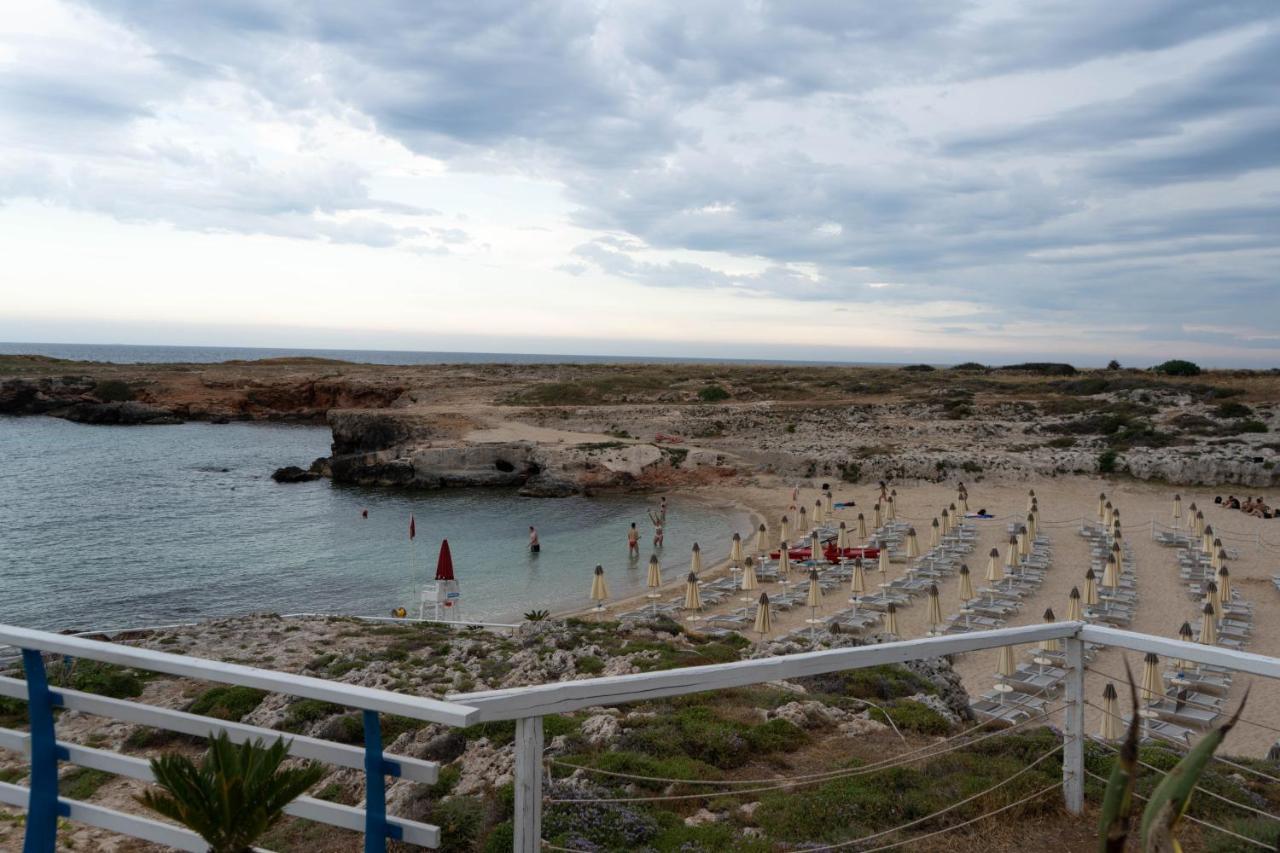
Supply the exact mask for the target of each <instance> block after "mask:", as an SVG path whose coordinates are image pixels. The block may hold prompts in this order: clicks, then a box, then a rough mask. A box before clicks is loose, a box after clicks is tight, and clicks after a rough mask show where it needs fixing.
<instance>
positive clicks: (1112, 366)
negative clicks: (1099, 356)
mask: <svg viewBox="0 0 1280 853" xmlns="http://www.w3.org/2000/svg"><path fill="white" fill-rule="evenodd" d="M1119 369H1120V362H1118V361H1116V360H1115V359H1114V358H1113V359H1111V360H1110V361H1108V362H1107V370H1119Z"/></svg>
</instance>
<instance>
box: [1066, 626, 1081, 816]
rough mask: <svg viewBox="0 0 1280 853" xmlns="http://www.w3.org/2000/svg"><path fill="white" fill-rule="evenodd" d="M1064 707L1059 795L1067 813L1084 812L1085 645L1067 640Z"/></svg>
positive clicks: (1077, 637)
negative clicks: (1060, 788)
mask: <svg viewBox="0 0 1280 853" xmlns="http://www.w3.org/2000/svg"><path fill="white" fill-rule="evenodd" d="M1066 644H1067V647H1066V657H1067V661H1066V663H1067V677H1066V697H1065V698H1066V703H1067V707H1066V709H1065V710H1064V711H1063V726H1062V742H1063V751H1062V795H1063V799H1064V800H1065V801H1066V807H1067V811H1069V812H1071V813H1072V814H1080V813H1081V812H1082V811H1084V641H1083V640H1081V639H1080V637H1079V635H1077V636H1074V637H1068V638H1067V640H1066Z"/></svg>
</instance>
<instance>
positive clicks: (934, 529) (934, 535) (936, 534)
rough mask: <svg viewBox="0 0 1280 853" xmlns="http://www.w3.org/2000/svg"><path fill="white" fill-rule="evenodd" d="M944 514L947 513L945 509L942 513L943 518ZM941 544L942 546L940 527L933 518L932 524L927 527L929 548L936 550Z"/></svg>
mask: <svg viewBox="0 0 1280 853" xmlns="http://www.w3.org/2000/svg"><path fill="white" fill-rule="evenodd" d="M946 512H947V511H946V510H945V509H944V510H943V511H942V513H943V516H944V517H945V516H946ZM941 544H942V531H941V526H940V525H939V524H938V519H936V518H935V519H934V520H933V524H931V525H929V547H930V548H937V547H938V546H939V545H941Z"/></svg>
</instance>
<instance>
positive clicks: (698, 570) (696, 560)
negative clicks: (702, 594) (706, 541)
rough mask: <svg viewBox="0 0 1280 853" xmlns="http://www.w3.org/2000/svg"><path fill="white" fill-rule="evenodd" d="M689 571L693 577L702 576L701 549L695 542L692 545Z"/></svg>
mask: <svg viewBox="0 0 1280 853" xmlns="http://www.w3.org/2000/svg"><path fill="white" fill-rule="evenodd" d="M689 571H691V572H693V573H694V574H695V575H700V574H702V548H701V547H700V546H699V545H698V543H697V542H694V543H693V556H692V557H691V558H690V560H689Z"/></svg>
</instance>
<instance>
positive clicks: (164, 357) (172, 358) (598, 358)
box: [0, 341, 906, 367]
mask: <svg viewBox="0 0 1280 853" xmlns="http://www.w3.org/2000/svg"><path fill="white" fill-rule="evenodd" d="M0 355H40V356H45V357H48V358H59V359H66V360H68V361H92V362H104V363H111V364H218V363H221V362H227V361H260V360H263V359H269V358H319V359H332V360H334V361H347V362H352V363H354V364H396V365H411V364H737V365H751V364H776V365H795V366H802V367H803V366H831V365H838V366H842V367H900V366H901V365H902V364H905V363H906V362H889V361H819V360H814V361H807V360H798V359H775V358H710V357H704V356H647V355H581V354H571V353H511V352H435V351H415V350H366V349H308V348H304V347H189V346H160V345H147V344H76V343H35V342H20V341H0Z"/></svg>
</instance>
